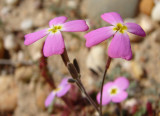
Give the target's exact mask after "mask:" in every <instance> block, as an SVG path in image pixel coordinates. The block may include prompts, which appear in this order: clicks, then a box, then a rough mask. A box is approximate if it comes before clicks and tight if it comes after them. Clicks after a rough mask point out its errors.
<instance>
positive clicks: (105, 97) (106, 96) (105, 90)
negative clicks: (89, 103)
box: [97, 82, 114, 105]
mask: <svg viewBox="0 0 160 116" xmlns="http://www.w3.org/2000/svg"><path fill="white" fill-rule="evenodd" d="M113 85H114V83H113V82H108V83H106V84H105V85H104V87H103V98H102V105H106V104H108V103H109V102H110V101H111V96H110V95H109V89H110V88H111V87H112V86H113ZM97 101H98V103H100V92H99V93H98V95H97Z"/></svg>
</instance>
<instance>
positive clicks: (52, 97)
mask: <svg viewBox="0 0 160 116" xmlns="http://www.w3.org/2000/svg"><path fill="white" fill-rule="evenodd" d="M55 95H56V94H55V93H54V92H53V91H52V92H51V93H50V94H49V96H48V97H47V99H46V101H45V106H46V107H48V106H50V105H51V103H52V101H53V100H54V97H55Z"/></svg>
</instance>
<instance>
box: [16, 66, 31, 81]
mask: <svg viewBox="0 0 160 116" xmlns="http://www.w3.org/2000/svg"><path fill="white" fill-rule="evenodd" d="M32 76H33V67H31V66H28V67H19V68H17V69H16V71H15V78H16V79H17V81H24V82H28V81H30V79H31V77H32Z"/></svg>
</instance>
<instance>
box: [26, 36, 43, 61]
mask: <svg viewBox="0 0 160 116" xmlns="http://www.w3.org/2000/svg"><path fill="white" fill-rule="evenodd" d="M43 43H44V39H43V38H42V39H40V40H38V41H36V42H35V43H33V44H32V45H29V46H27V49H28V53H29V55H30V56H31V58H32V60H33V61H37V60H39V59H40V57H41V56H42V53H41V51H42V48H43Z"/></svg>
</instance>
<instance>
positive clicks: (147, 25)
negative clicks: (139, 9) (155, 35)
mask: <svg viewBox="0 0 160 116" xmlns="http://www.w3.org/2000/svg"><path fill="white" fill-rule="evenodd" d="M138 24H139V25H140V26H141V27H142V28H143V30H144V31H145V33H146V34H148V33H150V32H152V31H153V30H154V29H155V25H156V24H155V22H153V21H152V19H151V18H150V17H149V16H147V15H140V16H139V17H138Z"/></svg>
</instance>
